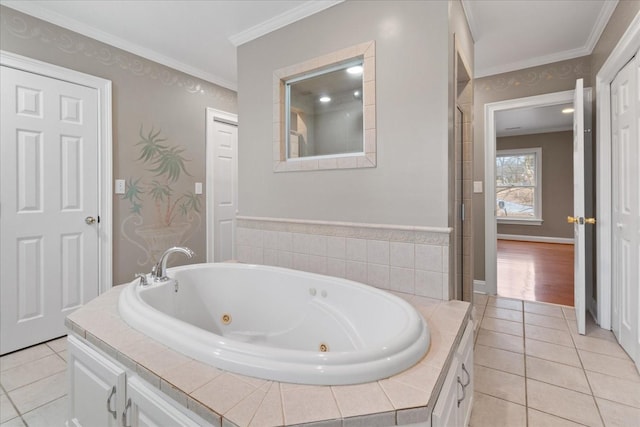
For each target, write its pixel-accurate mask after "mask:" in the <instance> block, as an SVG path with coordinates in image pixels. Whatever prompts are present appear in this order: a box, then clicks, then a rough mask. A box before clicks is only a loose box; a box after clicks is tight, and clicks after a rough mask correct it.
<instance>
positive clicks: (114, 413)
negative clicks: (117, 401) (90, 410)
mask: <svg viewBox="0 0 640 427" xmlns="http://www.w3.org/2000/svg"><path fill="white" fill-rule="evenodd" d="M115 394H116V386H113V387H112V388H111V393H110V394H109V398H108V399H107V411H108V412H109V413H110V414H111V415H113V419H114V420H115V419H117V418H118V413H117V412H116V411H115V410H113V411H112V410H111V399H112V398H113V396H115Z"/></svg>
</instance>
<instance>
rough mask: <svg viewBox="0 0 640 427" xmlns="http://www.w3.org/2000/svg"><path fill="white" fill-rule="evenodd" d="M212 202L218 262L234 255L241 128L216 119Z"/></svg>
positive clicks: (215, 249)
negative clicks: (239, 130)
mask: <svg viewBox="0 0 640 427" xmlns="http://www.w3.org/2000/svg"><path fill="white" fill-rule="evenodd" d="M213 157H214V161H213V183H210V185H211V184H213V193H214V194H213V204H214V208H213V209H214V212H213V217H214V230H213V240H214V250H213V257H214V261H215V262H221V261H228V260H231V259H234V258H235V228H236V227H235V218H236V210H237V209H238V207H237V206H238V203H237V200H238V127H237V126H236V125H234V124H231V123H227V122H223V121H219V120H215V119H214V121H213Z"/></svg>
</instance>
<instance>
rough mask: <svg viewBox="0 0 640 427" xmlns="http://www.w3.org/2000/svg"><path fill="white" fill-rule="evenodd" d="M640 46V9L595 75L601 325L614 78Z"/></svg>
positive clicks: (607, 262)
mask: <svg viewBox="0 0 640 427" xmlns="http://www.w3.org/2000/svg"><path fill="white" fill-rule="evenodd" d="M638 49H640V12H638V13H637V14H636V16H635V18H633V21H632V22H631V24H630V25H629V28H627V30H626V31H625V33H624V35H623V36H622V37H621V38H620V41H618V44H617V45H616V47H615V48H614V49H613V51H612V52H611V54H610V55H609V57H608V58H607V60H606V61H605V63H604V64H603V65H602V67H601V68H600V70H599V71H598V74H597V75H596V119H597V121H598V126H597V130H598V132H597V135H596V146H597V156H596V171H597V172H596V174H597V176H598V178H597V183H596V185H597V188H596V194H597V195H598V197H597V198H596V215H597V218H598V222H597V223H596V239H597V240H598V246H597V248H596V254H597V256H596V258H597V270H598V277H597V282H598V296H599V297H598V314H599V319H598V320H599V321H600V327H601V328H604V329H611V304H612V300H611V292H612V287H611V285H612V281H611V278H612V271H611V250H612V246H611V235H612V229H611V226H612V224H611V218H612V215H611V185H612V182H611V179H612V176H611V172H612V171H611V82H612V81H613V79H614V78H615V76H616V75H617V74H618V71H620V69H622V67H623V66H624V65H625V64H626V63H627V62H628V61H629V59H631V58H632V57H633V55H635V54H636V52H637V51H638Z"/></svg>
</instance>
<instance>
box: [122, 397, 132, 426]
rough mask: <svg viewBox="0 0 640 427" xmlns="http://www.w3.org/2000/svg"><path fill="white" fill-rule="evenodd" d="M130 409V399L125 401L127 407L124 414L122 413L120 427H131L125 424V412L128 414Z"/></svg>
mask: <svg viewBox="0 0 640 427" xmlns="http://www.w3.org/2000/svg"><path fill="white" fill-rule="evenodd" d="M130 407H131V398H129V399H127V406H125V407H124V412H122V427H131V426H129V425H128V424H127V412H129V408H130Z"/></svg>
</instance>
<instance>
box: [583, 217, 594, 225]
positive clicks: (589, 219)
mask: <svg viewBox="0 0 640 427" xmlns="http://www.w3.org/2000/svg"><path fill="white" fill-rule="evenodd" d="M584 222H585V224H595V223H596V219H595V218H585V219H584Z"/></svg>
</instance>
